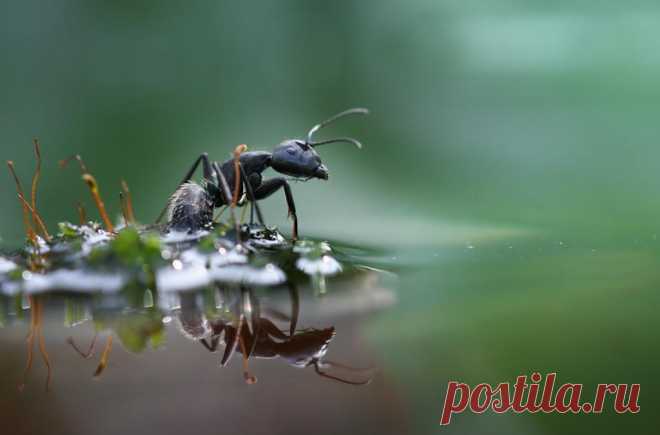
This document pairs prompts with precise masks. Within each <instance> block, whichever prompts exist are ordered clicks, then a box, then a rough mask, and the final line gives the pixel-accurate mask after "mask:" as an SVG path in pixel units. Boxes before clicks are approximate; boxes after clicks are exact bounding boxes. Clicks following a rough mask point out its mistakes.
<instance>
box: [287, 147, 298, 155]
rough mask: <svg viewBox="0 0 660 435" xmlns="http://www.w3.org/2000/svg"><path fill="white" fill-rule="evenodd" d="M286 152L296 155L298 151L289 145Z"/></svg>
mask: <svg viewBox="0 0 660 435" xmlns="http://www.w3.org/2000/svg"><path fill="white" fill-rule="evenodd" d="M286 152H287V153H289V154H291V155H294V154H295V153H296V149H295V148H294V147H289V148H287V149H286Z"/></svg>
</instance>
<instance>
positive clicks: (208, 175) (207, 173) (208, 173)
mask: <svg viewBox="0 0 660 435" xmlns="http://www.w3.org/2000/svg"><path fill="white" fill-rule="evenodd" d="M200 163H201V164H202V169H203V171H204V178H205V179H207V180H210V181H212V180H213V175H214V173H213V170H212V169H211V163H210V162H209V155H208V154H207V153H202V154H201V155H200V156H199V157H197V160H195V163H193V165H192V166H191V167H190V169H189V170H188V172H186V175H185V176H184V177H183V179H182V180H181V182H180V183H179V184H178V185H177V189H178V188H179V187H181V185H182V184H184V183H187V182H188V181H190V180H191V178H192V176H193V174H194V173H195V171H196V170H197V167H198V166H199V164H200ZM174 190H175V191H176V189H174ZM168 206H169V203H168V204H165V208H163V210H162V211H161V212H160V214H159V215H158V218H157V219H156V223H160V221H161V220H162V219H163V216H165V213H166V212H167V207H168Z"/></svg>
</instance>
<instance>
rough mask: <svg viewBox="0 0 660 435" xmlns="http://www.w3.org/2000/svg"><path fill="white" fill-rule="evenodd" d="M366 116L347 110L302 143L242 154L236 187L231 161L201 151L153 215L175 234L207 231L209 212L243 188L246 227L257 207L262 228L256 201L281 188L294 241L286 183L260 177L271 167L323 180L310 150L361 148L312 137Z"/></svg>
mask: <svg viewBox="0 0 660 435" xmlns="http://www.w3.org/2000/svg"><path fill="white" fill-rule="evenodd" d="M368 113H369V111H368V110H367V109H363V108H353V109H348V110H345V111H343V112H341V113H338V114H336V115H334V116H332V117H331V118H329V119H327V120H325V121H323V122H321V123H320V124H317V125H315V126H314V127H312V129H311V130H309V132H308V133H307V137H306V139H304V140H303V139H289V140H285V141H283V142H282V143H280V144H279V145H277V146H276V147H275V149H274V150H273V152H272V153H271V152H268V151H250V152H245V153H241V154H240V156H239V157H238V159H239V164H238V167H239V168H240V169H239V171H238V172H240V183H237V180H236V178H235V177H236V175H237V171H236V165H235V159H234V158H232V159H229V160H227V161H225V162H224V163H218V162H212V161H210V160H209V157H208V154H207V153H203V154H202V155H200V156H199V157H198V158H197V160H195V163H194V164H193V165H192V167H191V168H190V170H189V171H188V172H187V173H186V175H185V176H184V177H183V180H182V181H181V183H180V184H179V186H178V187H177V189H176V191H175V192H174V194H173V195H172V196H171V198H170V200H169V201H168V204H167V205H166V207H165V209H163V211H162V212H161V213H160V215H159V216H158V219H157V220H156V223H159V222H160V221H161V220H162V218H163V216H164V215H165V212H168V228H171V229H174V230H178V231H196V230H198V229H201V228H204V227H207V226H209V225H210V224H211V222H212V221H213V210H214V209H215V208H217V207H221V206H223V205H230V204H231V203H232V199H233V198H241V197H242V196H243V188H244V187H245V191H246V196H247V199H248V200H249V201H250V203H251V207H252V212H251V214H250V223H251V224H253V223H254V211H255V207H256V212H257V218H258V220H259V223H260V224H261V225H264V222H263V217H262V215H261V211H260V210H259V208H258V205H257V204H256V201H257V200H260V199H264V198H267V197H269V196H270V195H272V194H273V193H275V192H276V191H278V190H279V189H280V188H283V189H284V196H285V198H286V203H287V207H288V210H289V216H290V217H291V219H292V220H293V230H292V238H293V240H296V239H297V238H298V217H297V215H296V204H295V202H294V201H293V195H292V193H291V186H289V182H288V181H287V180H286V178H284V177H274V178H270V179H267V180H264V179H263V178H262V175H261V173H262V172H263V171H265V170H266V169H267V168H269V167H270V168H273V169H274V170H275V171H277V172H279V173H281V174H284V175H288V176H291V177H294V178H295V179H302V180H305V181H307V180H309V179H312V178H319V179H322V180H327V179H328V169H327V168H326V166H325V165H324V164H323V163H322V162H321V157H320V156H319V154H318V153H317V152H316V150H315V149H314V148H315V147H317V146H319V145H325V144H330V143H336V142H345V143H350V144H353V145H355V146H356V147H358V148H362V144H360V142H358V141H357V140H356V139H353V138H351V137H337V138H333V139H327V140H322V141H318V142H314V141H313V140H312V137H313V136H314V133H316V132H317V131H318V130H320V129H321V128H323V127H325V126H326V125H328V124H330V123H331V122H333V121H336V120H337V119H339V118H342V117H344V116H347V115H354V114H359V115H366V114H368ZM200 163H201V164H202V170H203V177H204V182H203V183H202V184H201V185H199V184H196V183H194V182H192V181H191V180H192V176H193V174H194V173H195V171H196V170H197V168H198V166H199V164H200ZM234 185H236V186H237V188H238V190H237V192H235V194H234V195H231V192H230V190H229V186H234Z"/></svg>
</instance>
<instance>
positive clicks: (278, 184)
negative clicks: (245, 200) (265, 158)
mask: <svg viewBox="0 0 660 435" xmlns="http://www.w3.org/2000/svg"><path fill="white" fill-rule="evenodd" d="M280 188H284V196H285V198H286V205H287V207H288V208H289V216H291V219H293V231H292V235H291V236H292V238H293V240H297V239H298V216H297V215H296V203H295V202H294V201H293V194H292V193H291V186H289V182H288V181H286V179H284V178H282V177H277V178H271V179H270V180H266V181H264V182H263V183H262V184H261V186H259V187H258V188H257V190H255V191H254V197H255V198H256V199H264V198H267V197H269V196H270V195H272V194H273V193H275V192H276V191H278V190H279V189H280Z"/></svg>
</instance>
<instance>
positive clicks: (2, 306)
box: [0, 296, 9, 328]
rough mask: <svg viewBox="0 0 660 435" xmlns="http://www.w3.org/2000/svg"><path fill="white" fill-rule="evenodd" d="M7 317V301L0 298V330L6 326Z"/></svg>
mask: <svg viewBox="0 0 660 435" xmlns="http://www.w3.org/2000/svg"><path fill="white" fill-rule="evenodd" d="M8 315H9V301H8V300H7V298H6V297H4V296H0V328H2V327H3V326H5V325H6V324H7V316H8Z"/></svg>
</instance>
